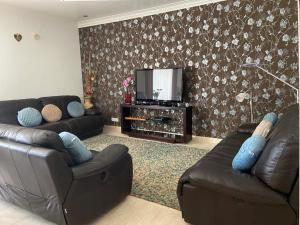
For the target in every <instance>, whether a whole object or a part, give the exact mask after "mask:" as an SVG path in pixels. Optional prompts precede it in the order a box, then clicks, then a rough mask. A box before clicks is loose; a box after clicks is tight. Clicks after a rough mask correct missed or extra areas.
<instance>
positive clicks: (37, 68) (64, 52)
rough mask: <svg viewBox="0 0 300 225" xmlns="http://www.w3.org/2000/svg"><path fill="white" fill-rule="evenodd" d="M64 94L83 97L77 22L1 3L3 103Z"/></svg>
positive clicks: (0, 81) (0, 80)
mask: <svg viewBox="0 0 300 225" xmlns="http://www.w3.org/2000/svg"><path fill="white" fill-rule="evenodd" d="M14 33H21V34H22V35H23V39H22V41H21V42H17V41H16V40H15V39H14V37H13V35H14ZM33 33H38V34H39V35H40V40H35V39H34V38H33ZM64 94H74V95H78V96H80V97H82V95H83V90H82V76H81V64H80V49H79V37H78V29H77V28H76V23H75V22H71V21H68V20H66V19H64V18H57V17H55V16H48V15H43V14H40V13H38V12H34V11H29V10H26V9H21V8H15V7H11V6H7V5H3V4H0V100H7V99H19V98H29V97H41V96H50V95H64Z"/></svg>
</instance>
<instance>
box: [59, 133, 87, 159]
mask: <svg viewBox="0 0 300 225" xmlns="http://www.w3.org/2000/svg"><path fill="white" fill-rule="evenodd" d="M59 136H60V138H61V139H62V141H63V143H64V146H65V148H66V150H67V151H68V152H69V154H70V155H71V157H72V159H73V161H74V162H75V163H76V164H80V163H83V162H85V161H87V160H90V159H91V158H92V153H91V151H89V150H88V149H87V148H86V146H85V145H84V144H83V142H82V141H81V140H80V139H79V138H78V137H77V136H75V135H74V134H71V133H69V132H61V133H60V134H59Z"/></svg>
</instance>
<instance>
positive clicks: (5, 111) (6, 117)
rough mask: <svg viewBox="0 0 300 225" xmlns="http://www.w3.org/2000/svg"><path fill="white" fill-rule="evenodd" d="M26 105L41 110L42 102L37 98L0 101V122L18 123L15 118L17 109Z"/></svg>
mask: <svg viewBox="0 0 300 225" xmlns="http://www.w3.org/2000/svg"><path fill="white" fill-rule="evenodd" d="M26 107H32V108H35V109H37V110H39V111H41V110H42V104H41V102H40V101H39V100H38V99H33V98H29V99H19V100H8V101H0V123H7V124H19V122H18V120H17V115H18V111H20V110H21V109H23V108H26Z"/></svg>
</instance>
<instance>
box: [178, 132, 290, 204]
mask: <svg viewBox="0 0 300 225" xmlns="http://www.w3.org/2000/svg"><path fill="white" fill-rule="evenodd" d="M248 137H249V135H247V134H241V133H232V134H230V135H229V136H227V137H226V138H225V139H224V140H222V141H221V142H220V143H219V144H218V145H217V146H216V147H215V148H214V149H213V150H212V151H210V152H209V153H207V154H206V155H205V156H204V157H203V158H201V159H200V160H199V161H198V162H197V163H196V164H195V165H194V166H192V167H191V168H189V169H188V170H187V171H186V172H185V173H184V174H183V175H182V177H181V178H180V180H179V183H180V184H185V183H188V184H191V185H193V186H195V187H198V186H199V187H202V188H206V189H209V190H211V191H215V192H216V193H223V194H225V195H229V196H234V197H235V198H238V199H242V200H244V201H250V202H257V203H267V204H283V203H284V202H285V201H286V200H285V197H284V196H282V195H280V194H278V193H277V192H274V191H272V190H271V189H270V188H268V187H267V186H266V185H265V184H264V183H263V182H261V181H260V180H259V179H258V178H257V177H255V176H253V175H251V174H248V173H241V172H239V171H235V170H232V167H231V162H232V159H233V157H234V155H235V154H236V152H237V151H238V150H239V146H240V145H241V144H242V143H243V141H244V140H246V139H247V138H248ZM179 186H180V185H179ZM178 191H179V192H180V187H179V190H178Z"/></svg>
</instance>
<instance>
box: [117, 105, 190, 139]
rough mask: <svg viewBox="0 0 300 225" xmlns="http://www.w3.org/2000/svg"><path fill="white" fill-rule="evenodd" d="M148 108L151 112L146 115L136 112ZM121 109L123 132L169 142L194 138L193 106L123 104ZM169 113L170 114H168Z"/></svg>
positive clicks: (132, 135)
mask: <svg viewBox="0 0 300 225" xmlns="http://www.w3.org/2000/svg"><path fill="white" fill-rule="evenodd" d="M147 110H149V111H151V113H150V114H146V115H139V114H138V113H136V112H137V111H139V112H145V111H147ZM120 111H121V131H122V133H123V134H127V135H129V136H131V137H138V138H145V139H152V140H158V141H165V142H169V143H186V142H188V141H190V140H191V139H192V107H191V106H189V107H174V106H172V107H168V106H159V105H127V104H122V105H121V106H120ZM166 112H167V113H166ZM168 113H169V115H170V116H168ZM137 114H138V115H137ZM154 114H155V115H154Z"/></svg>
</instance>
